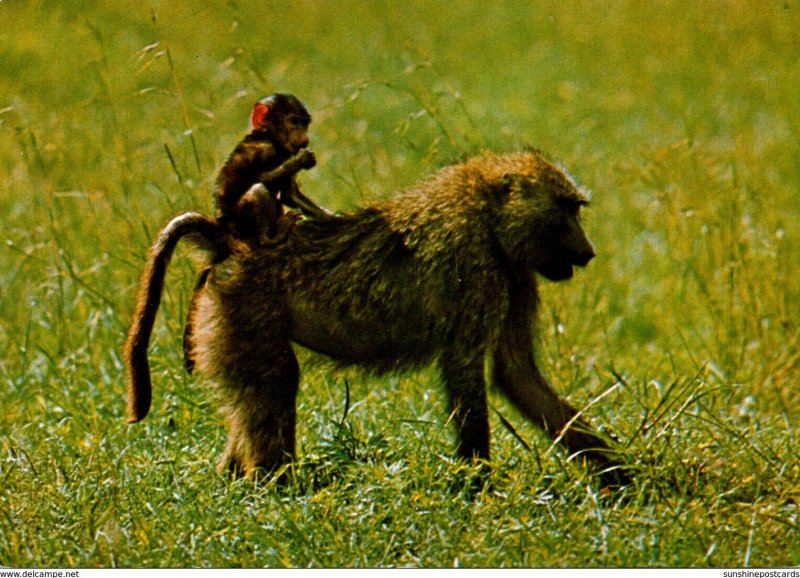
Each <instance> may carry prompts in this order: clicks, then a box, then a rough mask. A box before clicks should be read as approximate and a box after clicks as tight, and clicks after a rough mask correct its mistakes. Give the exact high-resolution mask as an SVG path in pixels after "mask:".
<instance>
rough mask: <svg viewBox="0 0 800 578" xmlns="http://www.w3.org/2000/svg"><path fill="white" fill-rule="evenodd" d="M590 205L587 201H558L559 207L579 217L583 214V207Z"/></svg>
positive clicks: (562, 199)
mask: <svg viewBox="0 0 800 578" xmlns="http://www.w3.org/2000/svg"><path fill="white" fill-rule="evenodd" d="M588 204H589V201H587V200H585V199H564V198H561V199H559V200H558V206H559V207H561V208H562V209H563V210H564V211H566V212H567V213H569V214H571V215H578V214H580V212H581V207H584V206H586V205H588Z"/></svg>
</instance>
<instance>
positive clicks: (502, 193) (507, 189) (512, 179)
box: [497, 173, 525, 201]
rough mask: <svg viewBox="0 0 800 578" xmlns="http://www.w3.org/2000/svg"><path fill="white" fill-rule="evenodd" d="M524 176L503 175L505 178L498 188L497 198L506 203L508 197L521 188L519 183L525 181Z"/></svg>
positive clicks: (514, 174) (516, 174) (515, 174)
mask: <svg viewBox="0 0 800 578" xmlns="http://www.w3.org/2000/svg"><path fill="white" fill-rule="evenodd" d="M524 178H525V177H523V176H522V175H520V174H518V173H506V174H504V175H503V178H502V179H501V180H500V186H499V187H498V188H497V191H498V193H497V198H498V200H500V201H505V200H506V199H507V198H508V196H509V195H510V194H511V191H513V190H514V189H516V188H519V182H520V181H521V180H522V179H524Z"/></svg>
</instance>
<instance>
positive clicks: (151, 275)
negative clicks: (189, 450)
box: [125, 212, 223, 423]
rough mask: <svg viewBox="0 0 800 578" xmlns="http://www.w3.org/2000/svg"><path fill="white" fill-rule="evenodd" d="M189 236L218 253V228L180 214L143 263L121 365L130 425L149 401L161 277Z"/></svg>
mask: <svg viewBox="0 0 800 578" xmlns="http://www.w3.org/2000/svg"><path fill="white" fill-rule="evenodd" d="M187 235H191V236H192V237H191V240H192V241H193V242H194V244H195V245H197V246H198V247H200V248H202V249H205V250H208V251H213V252H219V251H220V250H221V248H220V247H221V245H220V243H221V241H222V238H223V233H222V228H221V227H220V226H219V225H218V224H217V223H216V222H214V221H212V220H211V219H209V218H208V217H206V216H205V215H202V214H200V213H194V212H190V213H183V214H181V215H178V216H177V217H175V218H174V219H172V220H171V221H170V222H169V223H168V224H167V226H166V227H164V228H163V229H162V230H161V232H160V233H159V234H158V239H157V240H156V242H155V244H154V245H153V247H152V248H151V249H150V254H149V257H148V259H147V265H146V266H145V269H144V273H143V274H142V280H141V282H140V285H139V296H138V297H137V299H136V311H135V312H134V314H133V322H132V323H131V328H130V330H129V331H128V339H127V341H126V342H125V364H126V365H127V380H128V420H129V421H130V422H131V423H132V422H136V421H139V420H141V419H144V417H145V416H146V415H147V412H148V411H150V402H151V400H152V383H151V381H150V363H149V362H148V360H147V347H148V345H149V344H150V336H151V334H152V333H153V324H154V323H155V320H156V313H157V312H158V306H159V304H160V303H161V293H162V291H163V289H164V276H165V275H166V272H167V265H169V262H170V259H171V258H172V253H173V252H174V251H175V247H176V246H177V245H178V241H180V240H181V239H182V238H183V237H185V236H187Z"/></svg>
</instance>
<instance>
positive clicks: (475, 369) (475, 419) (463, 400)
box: [440, 347, 489, 460]
mask: <svg viewBox="0 0 800 578" xmlns="http://www.w3.org/2000/svg"><path fill="white" fill-rule="evenodd" d="M440 365H441V372H442V381H444V385H445V388H446V390H447V395H448V401H449V410H450V412H451V415H452V417H453V421H454V424H455V428H456V436H457V444H458V445H457V454H458V456H459V457H461V458H465V459H475V458H477V459H482V460H488V459H489V413H488V409H487V403H486V384H485V382H484V379H483V356H482V355H481V354H479V353H476V354H474V355H465V354H464V352H460V351H458V348H457V347H454V348H452V351H445V352H444V354H443V355H442V360H441V361H440Z"/></svg>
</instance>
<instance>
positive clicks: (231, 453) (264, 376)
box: [217, 342, 300, 477]
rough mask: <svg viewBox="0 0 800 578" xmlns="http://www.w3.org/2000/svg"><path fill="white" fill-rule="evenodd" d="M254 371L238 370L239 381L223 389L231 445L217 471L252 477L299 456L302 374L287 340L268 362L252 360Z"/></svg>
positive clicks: (269, 471)
mask: <svg viewBox="0 0 800 578" xmlns="http://www.w3.org/2000/svg"><path fill="white" fill-rule="evenodd" d="M251 367H252V369H250V368H242V367H239V368H237V369H236V370H235V373H236V379H237V382H236V383H229V384H226V385H225V386H224V387H223V391H222V393H223V396H224V397H225V399H226V405H225V407H224V408H223V413H224V415H225V425H226V428H227V431H228V442H227V445H226V448H225V454H224V455H223V457H222V459H221V461H220V462H219V465H218V466H217V468H218V470H219V471H230V472H232V473H233V474H235V475H247V476H251V477H252V476H256V475H258V474H259V473H271V472H274V471H275V470H277V469H278V468H279V467H280V466H282V465H283V464H286V463H288V462H290V461H291V460H293V459H294V457H295V427H296V416H297V410H296V407H295V399H296V397H297V389H298V384H299V380H300V370H299V366H298V363H297V358H296V357H295V354H294V352H293V351H292V349H291V346H290V345H289V344H288V342H287V343H286V344H285V347H276V348H275V350H274V352H273V355H271V356H270V357H269V358H267V359H265V358H260V359H258V360H251Z"/></svg>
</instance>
